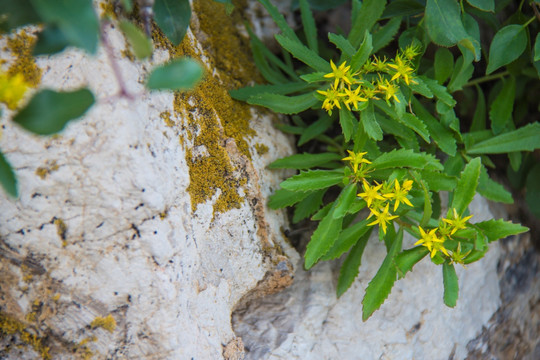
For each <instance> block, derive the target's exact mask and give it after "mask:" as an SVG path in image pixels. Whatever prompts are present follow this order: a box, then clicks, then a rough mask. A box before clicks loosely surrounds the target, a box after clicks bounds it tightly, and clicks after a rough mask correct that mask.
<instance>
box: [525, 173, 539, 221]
mask: <svg viewBox="0 0 540 360" xmlns="http://www.w3.org/2000/svg"><path fill="white" fill-rule="evenodd" d="M539 180H540V164H536V165H534V166H533V167H532V169H531V170H530V171H529V174H528V175H527V182H526V191H527V192H526V193H525V201H526V202H527V205H529V209H530V210H531V212H532V213H533V214H534V215H535V216H536V217H537V218H540V201H538V200H539V199H540V181H539Z"/></svg>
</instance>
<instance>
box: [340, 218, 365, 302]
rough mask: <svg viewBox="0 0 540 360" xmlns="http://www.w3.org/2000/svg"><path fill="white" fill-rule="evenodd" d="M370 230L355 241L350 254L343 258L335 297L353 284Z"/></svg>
mask: <svg viewBox="0 0 540 360" xmlns="http://www.w3.org/2000/svg"><path fill="white" fill-rule="evenodd" d="M371 230H373V228H369V230H368V232H367V233H365V234H364V235H363V236H361V237H360V239H358V240H357V241H356V244H354V246H353V247H352V249H351V252H350V253H349V255H347V257H346V258H345V261H344V262H343V265H342V266H341V269H340V270H339V278H338V283H337V288H336V292H337V297H340V296H341V295H343V294H344V293H345V291H347V289H349V288H350V287H351V285H352V283H353V282H354V279H355V278H356V277H357V276H358V272H359V268H360V265H361V264H362V255H363V254H364V249H365V248H366V244H367V242H368V240H369V236H370V235H371Z"/></svg>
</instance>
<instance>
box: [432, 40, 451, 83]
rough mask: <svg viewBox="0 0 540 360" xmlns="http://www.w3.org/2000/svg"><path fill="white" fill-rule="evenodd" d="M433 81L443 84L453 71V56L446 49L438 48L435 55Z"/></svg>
mask: <svg viewBox="0 0 540 360" xmlns="http://www.w3.org/2000/svg"><path fill="white" fill-rule="evenodd" d="M434 66H435V79H436V80H437V81H438V82H439V84H441V85H442V84H444V82H445V81H446V80H448V78H449V77H450V75H451V74H452V71H453V70H454V55H452V53H451V52H450V50H448V49H447V48H439V49H438V50H437V52H436V53H435V64H434Z"/></svg>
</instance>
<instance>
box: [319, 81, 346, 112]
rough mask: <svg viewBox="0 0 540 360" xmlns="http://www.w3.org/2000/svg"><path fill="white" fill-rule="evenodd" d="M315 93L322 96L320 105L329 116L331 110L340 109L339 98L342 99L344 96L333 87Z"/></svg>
mask: <svg viewBox="0 0 540 360" xmlns="http://www.w3.org/2000/svg"><path fill="white" fill-rule="evenodd" d="M317 92H318V93H319V94H321V95H324V97H325V99H324V101H323V104H322V108H323V109H325V110H326V111H328V113H329V114H330V115H332V109H333V108H334V106H335V107H337V108H338V109H341V105H340V104H339V101H340V98H341V97H343V96H344V95H345V94H343V93H341V92H339V91H338V90H337V89H336V88H334V87H333V86H332V87H330V89H328V90H327V91H322V90H317Z"/></svg>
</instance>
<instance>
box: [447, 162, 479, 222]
mask: <svg viewBox="0 0 540 360" xmlns="http://www.w3.org/2000/svg"><path fill="white" fill-rule="evenodd" d="M481 166H482V163H481V161H480V158H479V157H477V158H474V159H472V160H471V161H470V162H469V163H468V164H467V165H465V169H463V171H462V172H461V176H460V177H459V180H458V183H457V187H456V190H455V191H454V197H453V199H452V206H451V208H453V209H456V211H457V213H458V215H460V216H461V215H462V214H463V213H464V212H465V210H467V206H469V204H470V202H471V201H472V199H473V197H474V194H475V193H476V188H477V186H478V180H479V178H480V168H481Z"/></svg>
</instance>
